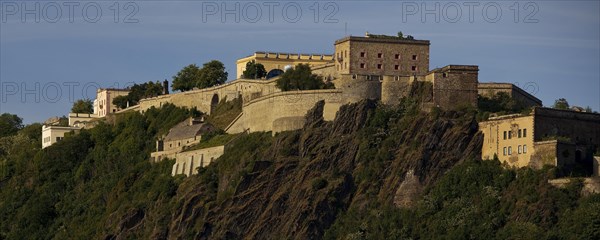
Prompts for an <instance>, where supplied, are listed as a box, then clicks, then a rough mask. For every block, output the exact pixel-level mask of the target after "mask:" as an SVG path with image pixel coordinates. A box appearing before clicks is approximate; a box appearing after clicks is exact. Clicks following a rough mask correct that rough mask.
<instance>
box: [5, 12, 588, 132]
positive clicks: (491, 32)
mask: <svg viewBox="0 0 600 240" xmlns="http://www.w3.org/2000/svg"><path fill="white" fill-rule="evenodd" d="M69 2H76V3H78V5H77V6H69V4H71V3H66V4H67V5H65V2H61V1H54V2H47V1H26V2H21V1H6V0H1V1H0V7H1V8H0V112H10V113H13V114H17V115H19V116H20V117H22V118H24V121H25V122H26V123H31V122H40V121H44V120H45V119H47V118H49V117H52V116H62V115H67V114H68V112H69V110H70V107H71V105H72V101H73V100H76V99H80V98H86V97H89V98H93V97H94V96H95V89H96V87H98V86H100V87H123V86H127V85H130V84H131V83H141V82H147V81H156V80H161V81H162V80H163V79H169V80H170V79H171V77H172V76H173V75H175V74H176V73H177V71H178V70H180V69H181V68H182V67H183V66H185V65H187V64H190V63H197V64H199V65H200V64H202V63H204V62H207V61H210V60H212V59H216V60H220V61H222V62H223V63H225V65H226V68H227V70H228V72H229V76H230V79H233V78H234V76H235V60H236V59H238V58H240V57H244V56H247V55H249V54H251V53H253V52H254V51H282V52H299V53H332V52H333V42H334V41H335V40H336V39H339V38H342V37H344V36H345V35H355V36H356V35H358V36H362V35H364V33H365V32H367V31H368V32H370V33H375V34H389V35H394V34H396V33H397V32H398V31H402V32H404V33H405V34H410V35H413V36H414V37H415V38H417V39H428V40H430V41H431V56H430V68H432V69H433V68H435V67H442V66H445V65H448V64H474V65H479V68H480V72H479V80H480V81H481V82H510V83H515V84H518V85H519V86H522V87H524V88H526V90H528V91H530V92H531V93H533V94H534V95H535V96H537V97H538V98H540V99H541V100H542V101H543V102H544V105H546V106H549V105H551V104H552V103H553V102H554V100H555V99H557V98H561V97H562V98H566V99H567V100H568V101H569V103H571V105H578V106H583V107H585V106H590V107H592V108H593V109H594V110H596V111H598V110H600V67H599V66H600V4H599V2H598V1H531V2H527V1H519V2H517V1H486V2H478V5H476V6H475V5H473V4H474V3H473V2H460V1H456V2H449V1H426V2H422V1H335V2H331V3H329V4H328V2H327V1H296V2H266V3H265V2H261V1H227V2H221V1H219V2H216V1H213V2H210V1H204V2H202V1H131V4H129V5H127V3H128V2H127V1H123V2H121V1H69ZM115 3H117V4H115ZM23 4H25V5H23ZM36 4H39V7H37V8H36ZM223 4H225V5H223ZM236 4H239V6H240V7H239V8H238V9H236ZM117 5H118V7H116V6H117ZM15 6H16V8H15ZM215 6H216V9H215V8H214V7H215ZM415 6H416V8H418V9H415ZM70 7H72V10H73V11H72V13H73V15H72V16H70V15H69V12H70V10H71V9H70ZM223 7H225V8H227V9H225V10H224V8H223ZM270 7H271V8H270ZM298 7H299V8H300V9H301V11H302V13H301V14H297V11H296V9H297V8H298ZM84 8H85V9H86V11H84ZM98 8H99V9H101V11H102V13H101V14H97V13H96V9H98ZM423 8H425V9H426V10H427V11H425V10H424V9H423ZM116 9H119V10H118V11H117V10H116ZM258 9H260V11H261V13H262V14H261V15H257V11H256V10H258ZM284 9H285V10H284ZM316 9H319V10H318V11H317V10H316ZM516 9H519V10H518V11H517V10H516ZM57 10H59V11H60V12H61V15H58V14H57V12H58V11H57ZM227 10H228V11H227ZM269 10H272V12H271V13H272V15H271V16H269V15H270V14H269V13H270V11H269ZM498 10H499V11H501V14H497V13H498V12H499V11H498ZM458 11H460V15H458V14H457V13H458ZM117 12H118V17H117V18H115V13H117ZM317 12H318V18H317V19H316V22H315V13H317ZM23 13H25V15H24V17H25V19H23V16H22V14H23ZM221 13H228V14H225V15H224V17H225V19H222V16H221ZM422 13H426V14H424V15H423V16H422ZM127 15H130V17H129V18H127ZM236 15H237V16H238V17H239V21H236V19H235V17H236ZM515 16H517V17H516V18H515ZM35 17H39V22H36V19H35ZM270 17H272V19H270ZM422 17H424V19H423V18H422ZM436 17H439V20H436ZM115 19H116V22H115ZM136 20H137V22H136ZM36 98H37V99H36Z"/></svg>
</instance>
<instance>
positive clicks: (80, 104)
mask: <svg viewBox="0 0 600 240" xmlns="http://www.w3.org/2000/svg"><path fill="white" fill-rule="evenodd" d="M71 112H72V113H93V112H94V105H93V104H92V100H90V99H79V100H77V101H75V102H74V103H73V107H71Z"/></svg>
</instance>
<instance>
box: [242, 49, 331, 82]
mask: <svg viewBox="0 0 600 240" xmlns="http://www.w3.org/2000/svg"><path fill="white" fill-rule="evenodd" d="M251 61H255V62H256V63H260V64H262V65H263V66H265V70H266V71H267V79H269V78H272V77H275V76H277V75H279V74H281V73H283V72H284V70H285V68H286V66H292V67H293V66H296V65H298V64H308V65H310V66H311V67H315V66H319V65H323V64H327V63H332V62H333V55H328V54H298V53H277V52H255V53H254V54H253V55H250V56H248V57H245V58H241V59H238V60H237V61H236V65H237V68H236V71H237V74H236V77H237V78H242V74H243V73H244V71H245V70H246V64H247V63H248V62H251Z"/></svg>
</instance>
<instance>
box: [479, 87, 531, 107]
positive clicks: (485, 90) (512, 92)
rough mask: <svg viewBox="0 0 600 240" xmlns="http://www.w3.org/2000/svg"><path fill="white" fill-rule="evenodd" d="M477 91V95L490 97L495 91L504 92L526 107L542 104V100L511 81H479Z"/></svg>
mask: <svg viewBox="0 0 600 240" xmlns="http://www.w3.org/2000/svg"><path fill="white" fill-rule="evenodd" d="M477 91H478V94H479V95H481V96H486V97H492V96H494V95H496V94H497V93H500V92H504V93H507V94H508V95H509V96H510V97H512V98H513V99H515V100H517V101H519V102H521V103H523V104H524V105H525V106H527V107H533V106H539V107H541V106H542V100H540V99H538V98H536V97H535V96H533V95H531V94H529V93H528V92H526V91H524V90H523V89H521V88H519V87H517V86H515V85H514V84H512V83H494V82H486V83H479V84H478V86H477Z"/></svg>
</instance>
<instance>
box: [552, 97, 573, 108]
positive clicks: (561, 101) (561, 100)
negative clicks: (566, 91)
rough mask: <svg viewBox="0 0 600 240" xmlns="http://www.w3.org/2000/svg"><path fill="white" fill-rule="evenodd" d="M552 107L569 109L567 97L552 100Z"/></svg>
mask: <svg viewBox="0 0 600 240" xmlns="http://www.w3.org/2000/svg"><path fill="white" fill-rule="evenodd" d="M552 108H556V109H563V110H566V109H569V102H567V99H564V98H559V99H556V101H554V105H552Z"/></svg>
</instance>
